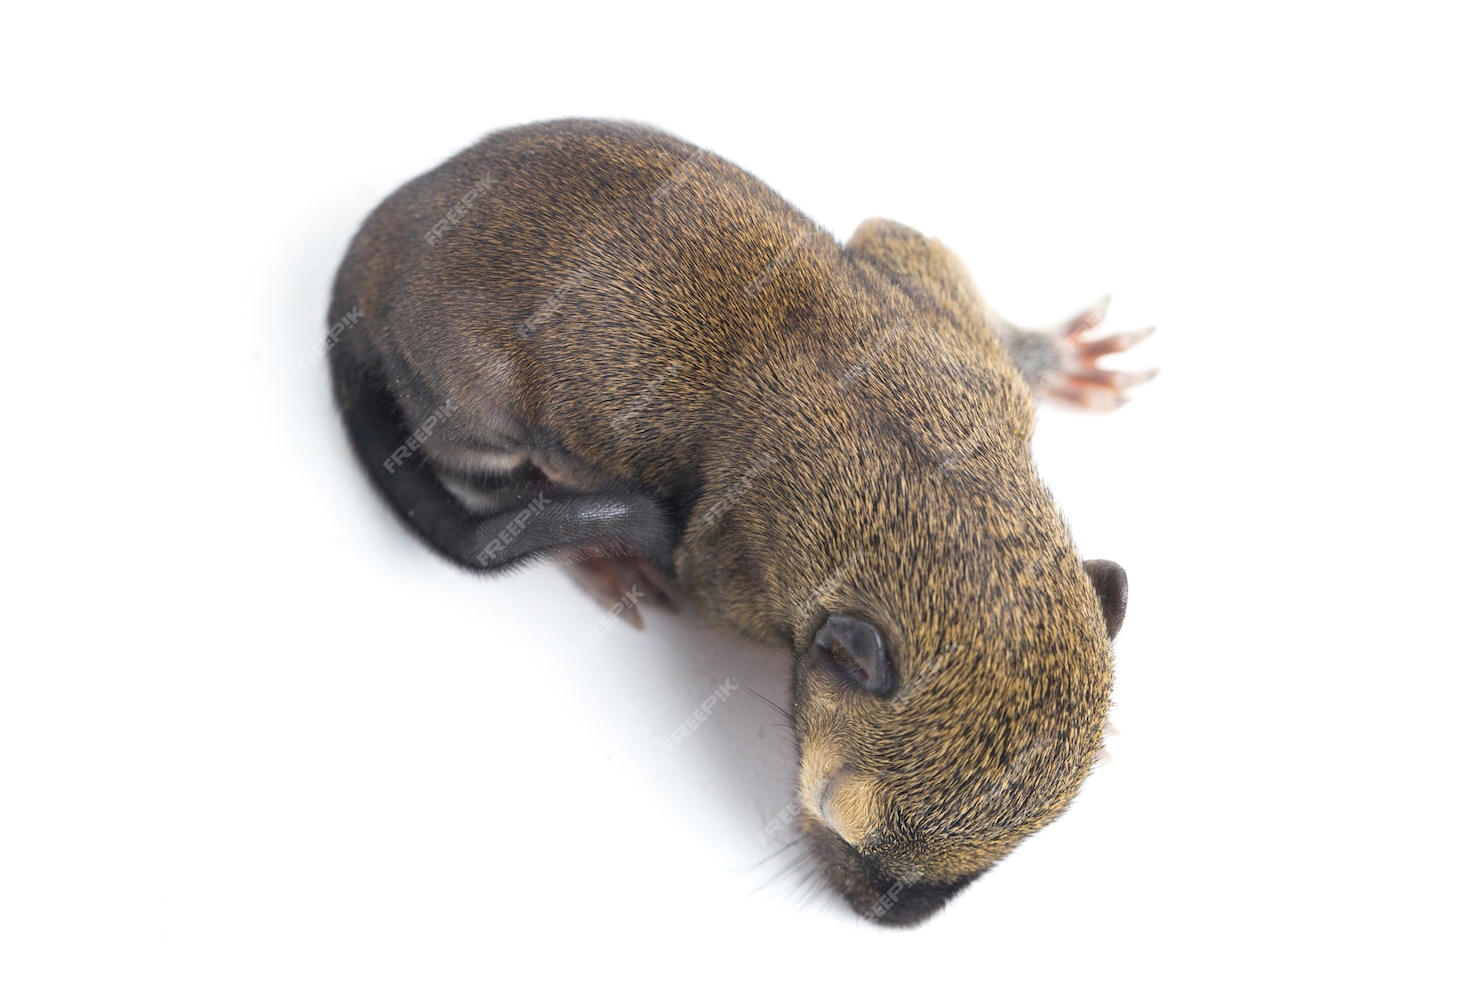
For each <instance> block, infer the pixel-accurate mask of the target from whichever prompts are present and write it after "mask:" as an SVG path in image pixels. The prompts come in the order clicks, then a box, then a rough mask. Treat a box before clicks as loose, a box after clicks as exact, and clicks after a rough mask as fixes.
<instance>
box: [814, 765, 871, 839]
mask: <svg viewBox="0 0 1480 986" xmlns="http://www.w3.org/2000/svg"><path fill="white" fill-rule="evenodd" d="M806 794H807V797H806V799H805V800H806V803H807V807H808V808H810V809H811V810H812V813H813V814H815V815H816V816H817V817H818V818H819V819H821V820H822V822H823V824H825V825H826V826H827V827H828V828H830V829H832V830H833V831H834V832H836V833H837V834H838V837H839V838H841V839H842V840H843V841H844V842H846V843H848V844H849V845H850V846H853V847H854V848H855V849H856V848H859V847H860V846H861V845H862V844H863V843H864V842H865V841H866V840H867V838H868V834H869V832H870V830H871V829H872V828H873V826H872V825H871V824H870V821H869V817H870V812H869V808H870V800H871V798H870V792H869V790H868V785H867V784H865V783H864V782H863V781H862V780H861V779H860V778H859V777H858V776H857V775H856V774H855V773H854V772H853V771H851V770H849V769H848V768H847V767H838V768H836V769H834V770H832V771H831V772H829V773H828V774H826V775H825V776H823V777H821V778H819V779H818V780H817V781H815V782H813V784H812V785H810V789H809V790H808V791H807V792H806Z"/></svg>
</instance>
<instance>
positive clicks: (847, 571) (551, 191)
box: [330, 120, 1111, 924]
mask: <svg viewBox="0 0 1480 986" xmlns="http://www.w3.org/2000/svg"><path fill="white" fill-rule="evenodd" d="M480 180H481V181H482V182H483V185H482V186H481V188H482V190H481V191H479V192H478V193H477V194H476V195H473V196H472V197H471V198H469V191H470V190H471V189H474V188H478V187H480V186H479V182H480ZM460 202H461V203H463V206H465V207H466V212H465V214H462V215H460V216H459V217H458V218H457V221H456V222H454V223H450V224H449V226H448V228H446V229H444V230H443V231H442V235H440V236H437V237H435V238H434V240H433V241H429V240H428V238H427V233H428V231H430V230H433V228H434V226H435V225H436V223H437V222H438V220H439V218H445V217H447V216H448V214H449V212H450V211H451V212H454V213H455V212H457V211H458V210H459V209H460V208H462V207H463V206H460V205H459V203H460ZM354 305H358V306H359V308H360V309H361V311H362V312H363V314H364V322H363V328H364V331H363V332H357V331H354V330H351V331H350V332H348V333H346V334H345V335H344V337H343V338H342V339H341V340H340V341H339V342H338V345H339V346H343V347H346V354H345V355H344V358H345V359H346V360H348V359H351V358H353V359H356V360H360V361H363V362H366V363H369V364H374V365H375V366H377V367H379V368H380V369H381V371H382V372H383V373H384V376H385V379H386V380H387V381H388V383H389V385H390V388H391V390H392V392H393V394H394V398H395V400H396V402H397V404H398V406H399V407H400V408H402V409H403V411H404V413H405V415H406V417H407V419H408V420H412V421H415V420H419V419H420V418H421V417H424V416H426V415H427V414H429V413H431V412H433V411H434V410H435V409H436V408H437V407H439V406H441V405H443V404H445V403H446V402H447V401H448V400H451V401H453V402H454V403H455V405H456V406H457V408H458V411H457V413H455V414H452V415H449V416H448V418H447V421H446V425H445V427H443V428H440V429H439V430H437V431H436V432H435V433H434V434H433V435H432V436H431V437H430V438H429V440H428V442H427V444H426V447H425V454H426V456H427V457H428V459H429V460H430V461H431V462H432V463H433V464H434V466H435V467H436V468H437V469H438V471H439V473H440V474H442V475H443V476H445V477H447V478H449V479H459V478H460V479H464V480H471V481H476V480H477V478H478V477H480V476H483V475H486V474H488V473H489V472H490V471H495V470H506V469H514V468H516V467H517V468H522V469H524V470H527V471H528V474H529V475H532V476H536V475H537V476H543V477H548V478H549V479H550V480H553V481H555V482H556V483H558V484H559V485H560V486H562V487H564V488H570V489H593V490H594V489H603V488H608V487H612V486H621V487H622V488H624V489H637V490H641V491H644V492H646V493H650V494H651V495H652V496H654V497H655V498H657V499H659V500H660V501H661V502H663V503H664V504H666V505H668V507H669V508H670V509H671V511H672V516H673V517H674V518H675V523H676V526H677V531H678V534H677V540H676V544H674V546H673V548H672V551H671V554H667V555H662V553H659V554H660V557H656V558H654V559H653V561H655V562H656V563H657V564H658V565H660V566H661V567H662V568H664V569H666V570H667V571H668V572H669V573H670V574H671V575H672V576H673V577H674V578H675V579H676V581H677V582H678V584H679V585H680V586H681V587H682V588H683V589H684V590H686V591H687V593H688V594H689V595H690V596H692V598H693V599H694V600H695V601H696V602H697V604H698V606H699V608H700V609H701V610H702V611H703V613H704V614H705V615H706V616H708V617H709V618H710V619H712V620H714V621H716V622H718V623H720V624H722V625H724V626H727V627H729V628H731V629H733V630H735V631H737V632H739V633H741V634H744V635H746V636H749V637H751V638H754V639H758V640H762V641H767V642H770V643H773V644H777V645H781V646H786V647H789V648H791V649H792V650H793V651H794V653H795V655H796V672H795V683H794V706H795V711H794V719H795V724H796V731H797V738H798V742H799V744H800V748H801V778H800V787H799V791H800V795H799V800H800V804H801V806H802V812H803V826H804V829H805V831H806V833H807V834H808V836H809V837H810V838H811V839H812V841H813V844H814V846H815V847H816V849H817V851H818V852H819V853H820V856H821V858H822V859H823V861H824V865H825V867H826V869H827V872H828V874H829V876H830V878H831V879H832V880H833V882H834V884H835V886H836V887H837V888H838V889H839V890H840V892H842V893H843V894H844V896H846V897H847V899H848V900H849V901H850V903H852V904H853V905H854V907H855V908H857V909H858V910H859V911H860V912H862V913H864V914H866V915H867V916H870V917H874V918H878V919H880V920H883V921H885V922H888V923H901V924H903V923H912V922H914V921H916V920H919V919H921V918H923V917H924V916H926V915H927V914H929V913H930V912H932V911H933V910H934V909H935V907H937V906H938V905H939V904H940V903H941V902H942V901H943V900H944V899H945V898H946V897H947V896H949V895H950V894H951V893H952V892H954V890H955V889H957V888H959V886H961V885H962V884H963V883H964V882H965V881H966V880H969V879H970V878H972V877H973V876H975V875H977V874H979V873H980V872H981V871H982V870H984V869H985V868H987V867H988V866H990V865H991V864H992V863H994V862H995V861H996V860H998V859H1000V858H1002V856H1003V855H1005V854H1006V853H1007V852H1009V851H1010V850H1011V849H1012V848H1013V847H1014V846H1015V845H1017V844H1018V843H1019V842H1020V841H1021V840H1022V839H1023V838H1024V837H1025V836H1027V835H1029V834H1031V833H1032V832H1034V831H1036V830H1037V829H1038V828H1040V827H1041V826H1043V825H1044V824H1046V823H1047V822H1048V821H1050V820H1051V819H1052V818H1054V816H1056V815H1057V814H1058V813H1059V812H1061V811H1062V810H1063V809H1064V807H1065V806H1066V805H1067V804H1068V803H1069V801H1070V799H1071V798H1072V797H1073V796H1074V794H1075V792H1076V791H1077V790H1078V788H1079V786H1080V784H1081V782H1082V781H1083V780H1084V778H1085V776H1086V774H1087V773H1088V772H1089V770H1090V767H1091V764H1092V762H1093V760H1094V757H1095V753H1096V750H1097V748H1098V747H1099V745H1100V739H1101V732H1102V729H1103V726H1104V723H1105V716H1106V711H1107V708H1108V705H1109V699H1110V686H1111V656H1110V641H1109V636H1108V634H1107V631H1106V622H1105V619H1104V618H1103V617H1102V603H1101V601H1100V600H1099V599H1098V598H1097V596H1096V592H1095V589H1094V587H1093V586H1092V584H1091V581H1090V579H1089V578H1088V577H1087V576H1086V574H1085V571H1084V570H1083V568H1082V567H1081V562H1080V561H1079V559H1078V557H1077V555H1076V553H1075V550H1074V546H1073V544H1072V543H1071V541H1070V538H1069V535H1068V533H1067V531H1066V529H1065V525H1064V523H1063V521H1062V519H1061V518H1060V516H1059V513H1058V511H1057V510H1056V508H1055V507H1054V505H1053V503H1052V501H1051V500H1050V498H1049V495H1048V493H1047V491H1046V490H1045V489H1044V487H1043V485H1042V483H1041V482H1040V481H1039V479H1038V477H1037V475H1036V472H1035V469H1034V466H1033V463H1032V459H1031V457H1030V454H1029V447H1028V441H1029V438H1030V437H1031V434H1032V431H1033V420H1034V417H1033V396H1032V393H1031V392H1030V388H1029V385H1028V383H1027V382H1026V381H1025V379H1024V377H1023V375H1022V374H1021V373H1020V372H1019V371H1018V369H1017V368H1016V367H1015V366H1014V364H1013V362H1012V360H1011V359H1010V358H1009V355H1008V351H1007V349H1006V348H1005V346H1004V341H1003V340H1002V339H1001V338H999V334H1000V332H1001V325H1002V324H1004V323H1000V320H998V319H997V318H996V316H994V315H993V314H992V313H991V312H990V310H989V309H987V308H986V306H985V305H984V304H982V302H981V300H980V298H979V297H978V295H977V292H976V289H975V288H974V287H973V286H972V284H971V281H970V279H969V277H968V276H967V275H966V273H965V270H964V268H963V267H962V265H961V264H960V262H959V261H958V260H957V259H956V257H955V256H954V255H953V254H951V253H950V252H949V251H948V250H946V249H945V248H944V247H942V246H941V245H940V244H939V243H937V242H935V241H933V240H929V239H926V238H925V237H923V236H921V235H920V234H918V233H916V232H914V231H913V230H910V229H908V228H906V227H903V226H900V225H898V224H895V223H891V222H887V221H883V220H871V221H869V222H867V223H864V224H863V226H861V227H860V228H859V229H858V231H857V232H856V233H855V234H854V236H853V238H852V239H851V240H850V241H849V242H848V244H847V245H846V246H841V245H839V244H838V243H837V242H836V241H835V240H833V239H832V238H831V237H830V236H829V235H827V234H826V233H825V232H823V231H822V230H820V229H819V228H818V227H817V226H815V225H814V224H813V223H812V222H810V221H809V220H808V219H806V218H805V217H804V216H802V215H801V214H800V213H798V212H797V211H795V210H794V209H793V208H792V207H790V206H789V205H788V204H786V203H785V202H783V201H782V200H781V199H780V198H779V197H778V196H777V195H776V194H775V193H774V192H772V191H771V190H770V189H768V188H767V187H766V186H764V185H762V184H761V183H759V182H758V181H756V180H755V179H754V178H752V177H751V176H750V175H748V174H746V173H745V172H743V171H741V170H740V169H738V168H736V167H735V166H733V165H731V164H729V163H728V162H726V161H723V160H721V159H720V158H718V157H715V156H713V155H711V154H708V153H706V152H702V151H698V150H696V149H695V148H694V147H692V146H691V145H688V144H685V143H683V142H682V141H679V140H677V139H675V138H673V137H671V136H668V135H666V134H663V133H661V132H658V131H655V130H651V129H648V128H645V127H639V126H636V125H629V124H614V123H606V122H594V121H579V120H571V121H558V122H554V123H548V124H539V125H533V126H528V127H522V128H517V129H513V130H506V131H502V132H499V133H496V134H494V135H492V136H490V137H489V138H487V139H486V140H484V141H483V142H481V143H479V144H477V145H475V146H474V147H472V148H470V149H469V150H467V151H465V152H463V153H462V154H460V155H458V156H457V157H454V158H453V159H452V160H450V161H448V162H447V163H445V164H444V165H442V166H441V167H439V168H437V169H435V170H434V171H432V172H430V173H429V174H427V175H425V176H423V177H421V178H418V179H416V180H415V181H413V182H411V183H409V184H408V185H406V186H405V187H403V188H402V189H401V190H400V191H398V192H397V193H396V194H395V195H393V196H392V197H391V198H390V199H388V200H387V201H386V202H385V203H384V204H382V205H381V206H380V208H378V209H377V210H376V211H375V213H374V214H373V215H372V216H371V217H370V219H369V220H368V221H367V222H366V223H365V226H364V228H363V229H362V230H361V232H360V234H359V235H358V237H357V238H356V240H355V242H354V245H353V247H352V249H351V251H350V253H349V255H348V257H347V258H346V260H345V263H344V266H343V268H342V269H341V272H340V275H339V279H338V282H337V284H336V295H335V302H334V308H333V309H332V310H331V316H330V317H331V321H333V320H334V319H336V318H339V317H340V316H341V315H342V314H343V312H345V311H348V310H349V309H350V308H351V306H354ZM341 399H342V400H344V401H345V409H346V414H347V415H352V414H353V413H355V412H354V407H353V406H352V403H351V401H350V399H349V398H347V397H344V396H343V393H342V398H341ZM634 408H637V409H639V410H638V411H637V413H634V412H633V409H634ZM834 613H840V614H852V615H856V616H859V617H863V618H866V619H867V620H869V621H871V622H872V624H873V625H875V626H876V627H877V628H878V630H879V632H880V634H881V635H882V637H883V639H884V640H885V641H886V643H887V645H888V650H889V655H890V658H891V660H892V661H893V664H894V667H895V669H896V673H897V677H898V687H897V689H896V690H895V691H894V693H893V694H892V695H890V696H888V697H882V698H881V697H878V696H874V695H870V694H865V693H861V692H859V691H858V690H857V689H855V688H850V687H849V686H848V684H847V683H846V682H845V681H844V680H843V679H841V678H840V677H839V676H838V675H837V674H836V673H835V669H834V668H833V667H831V666H830V665H829V664H828V661H827V660H826V658H825V657H823V656H820V655H819V654H818V653H815V652H814V648H813V647H812V640H813V636H814V635H815V634H816V632H817V630H818V628H819V626H820V625H821V623H822V621H823V620H824V619H826V617H827V615H828V614H834Z"/></svg>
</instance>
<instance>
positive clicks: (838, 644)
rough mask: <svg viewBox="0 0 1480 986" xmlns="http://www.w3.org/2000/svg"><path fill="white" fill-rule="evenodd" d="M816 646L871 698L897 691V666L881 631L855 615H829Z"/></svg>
mask: <svg viewBox="0 0 1480 986" xmlns="http://www.w3.org/2000/svg"><path fill="white" fill-rule="evenodd" d="M813 646H814V647H816V648H817V650H818V651H820V652H821V654H822V656H823V657H825V658H827V659H828V660H829V661H831V662H832V664H833V666H834V667H835V668H837V670H838V672H839V673H840V674H841V675H842V676H843V677H844V678H845V679H846V680H847V681H848V682H849V683H850V684H852V685H854V686H855V687H857V688H860V689H862V690H863V691H866V692H868V693H869V694H870V695H881V696H882V695H888V694H889V693H890V692H891V691H893V690H894V667H893V665H892V664H890V662H889V651H888V648H886V647H885V646H884V638H883V637H881V636H880V635H879V631H878V629H877V628H876V627H875V626H874V625H873V624H872V623H870V622H868V621H867V620H861V619H859V618H858V617H856V616H839V615H835V616H829V617H828V618H827V622H826V623H824V624H822V629H821V630H818V631H817V636H816V638H815V639H814V641H813Z"/></svg>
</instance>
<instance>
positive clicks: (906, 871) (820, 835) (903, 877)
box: [802, 815, 974, 928]
mask: <svg viewBox="0 0 1480 986" xmlns="http://www.w3.org/2000/svg"><path fill="white" fill-rule="evenodd" d="M802 829H803V832H804V833H805V834H806V836H807V840H808V842H810V843H811V845H812V849H813V852H815V853H816V855H817V857H818V858H819V859H820V861H821V862H822V868H823V872H824V873H825V874H826V876H827V879H828V882H829V883H831V884H832V886H833V889H834V890H836V891H837V892H838V894H839V895H840V896H841V897H842V898H843V899H844V900H846V901H847V902H848V906H850V907H852V908H853V910H854V911H856V912H857V913H858V915H859V916H860V917H862V918H863V919H865V920H867V921H873V922H875V923H877V924H881V925H886V926H889V927H896V928H908V927H912V926H914V925H917V924H919V923H920V922H921V921H924V920H925V919H926V918H928V917H930V916H931V915H932V914H934V913H935V912H936V911H938V910H940V909H941V907H943V906H944V905H945V902H946V901H948V900H950V899H951V898H952V897H953V896H955V895H956V893H957V892H958V891H960V890H961V889H962V888H963V887H965V886H966V885H967V884H968V883H970V882H971V880H972V879H973V878H974V877H966V878H965V879H963V880H958V881H956V882H955V883H950V884H940V883H930V882H927V881H925V880H922V879H919V878H918V877H913V878H912V877H911V876H910V871H911V870H913V867H908V866H905V867H893V868H891V867H890V866H889V865H888V863H889V861H887V860H879V859H875V858H872V857H869V856H865V855H863V854H862V853H860V852H859V851H858V850H856V849H854V848H853V847H852V846H850V845H849V844H848V843H847V841H846V840H844V839H843V837H842V836H840V835H838V834H837V833H836V832H834V831H833V830H832V829H830V828H828V827H827V826H826V825H824V824H822V823H820V822H818V821H816V820H815V819H813V818H810V817H807V816H805V815H804V816H803V818H802Z"/></svg>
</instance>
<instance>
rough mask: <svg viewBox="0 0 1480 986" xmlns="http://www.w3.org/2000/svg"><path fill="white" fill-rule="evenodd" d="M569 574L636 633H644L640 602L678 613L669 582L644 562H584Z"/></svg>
mask: <svg viewBox="0 0 1480 986" xmlns="http://www.w3.org/2000/svg"><path fill="white" fill-rule="evenodd" d="M566 571H567V572H569V573H570V577H571V578H572V579H573V580H574V581H575V583H576V584H577V585H579V586H580V587H581V588H582V589H584V590H586V592H587V593H588V594H589V595H590V596H591V597H592V598H593V599H595V600H596V602H597V603H598V604H599V605H600V606H601V607H602V608H603V609H606V610H610V611H611V612H612V613H614V614H615V615H616V616H617V617H618V618H619V619H621V620H623V621H625V622H627V623H629V624H631V625H632V626H634V627H636V628H637V629H639V630H641V629H643V620H642V612H641V610H640V609H638V606H637V602H636V600H637V599H642V600H644V601H646V602H648V603H651V604H653V605H656V606H661V607H662V608H664V609H666V610H668V611H670V612H677V611H678V603H677V601H676V594H675V593H674V592H673V591H671V590H670V588H669V586H668V581H667V579H665V578H664V577H663V575H662V574H661V573H660V572H659V571H658V570H657V569H656V568H654V567H653V566H652V565H651V564H650V563H648V562H647V561H644V560H643V559H641V558H628V557H614V558H583V559H581V560H580V561H577V562H574V563H572V564H571V565H569V566H567V568H566Z"/></svg>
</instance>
